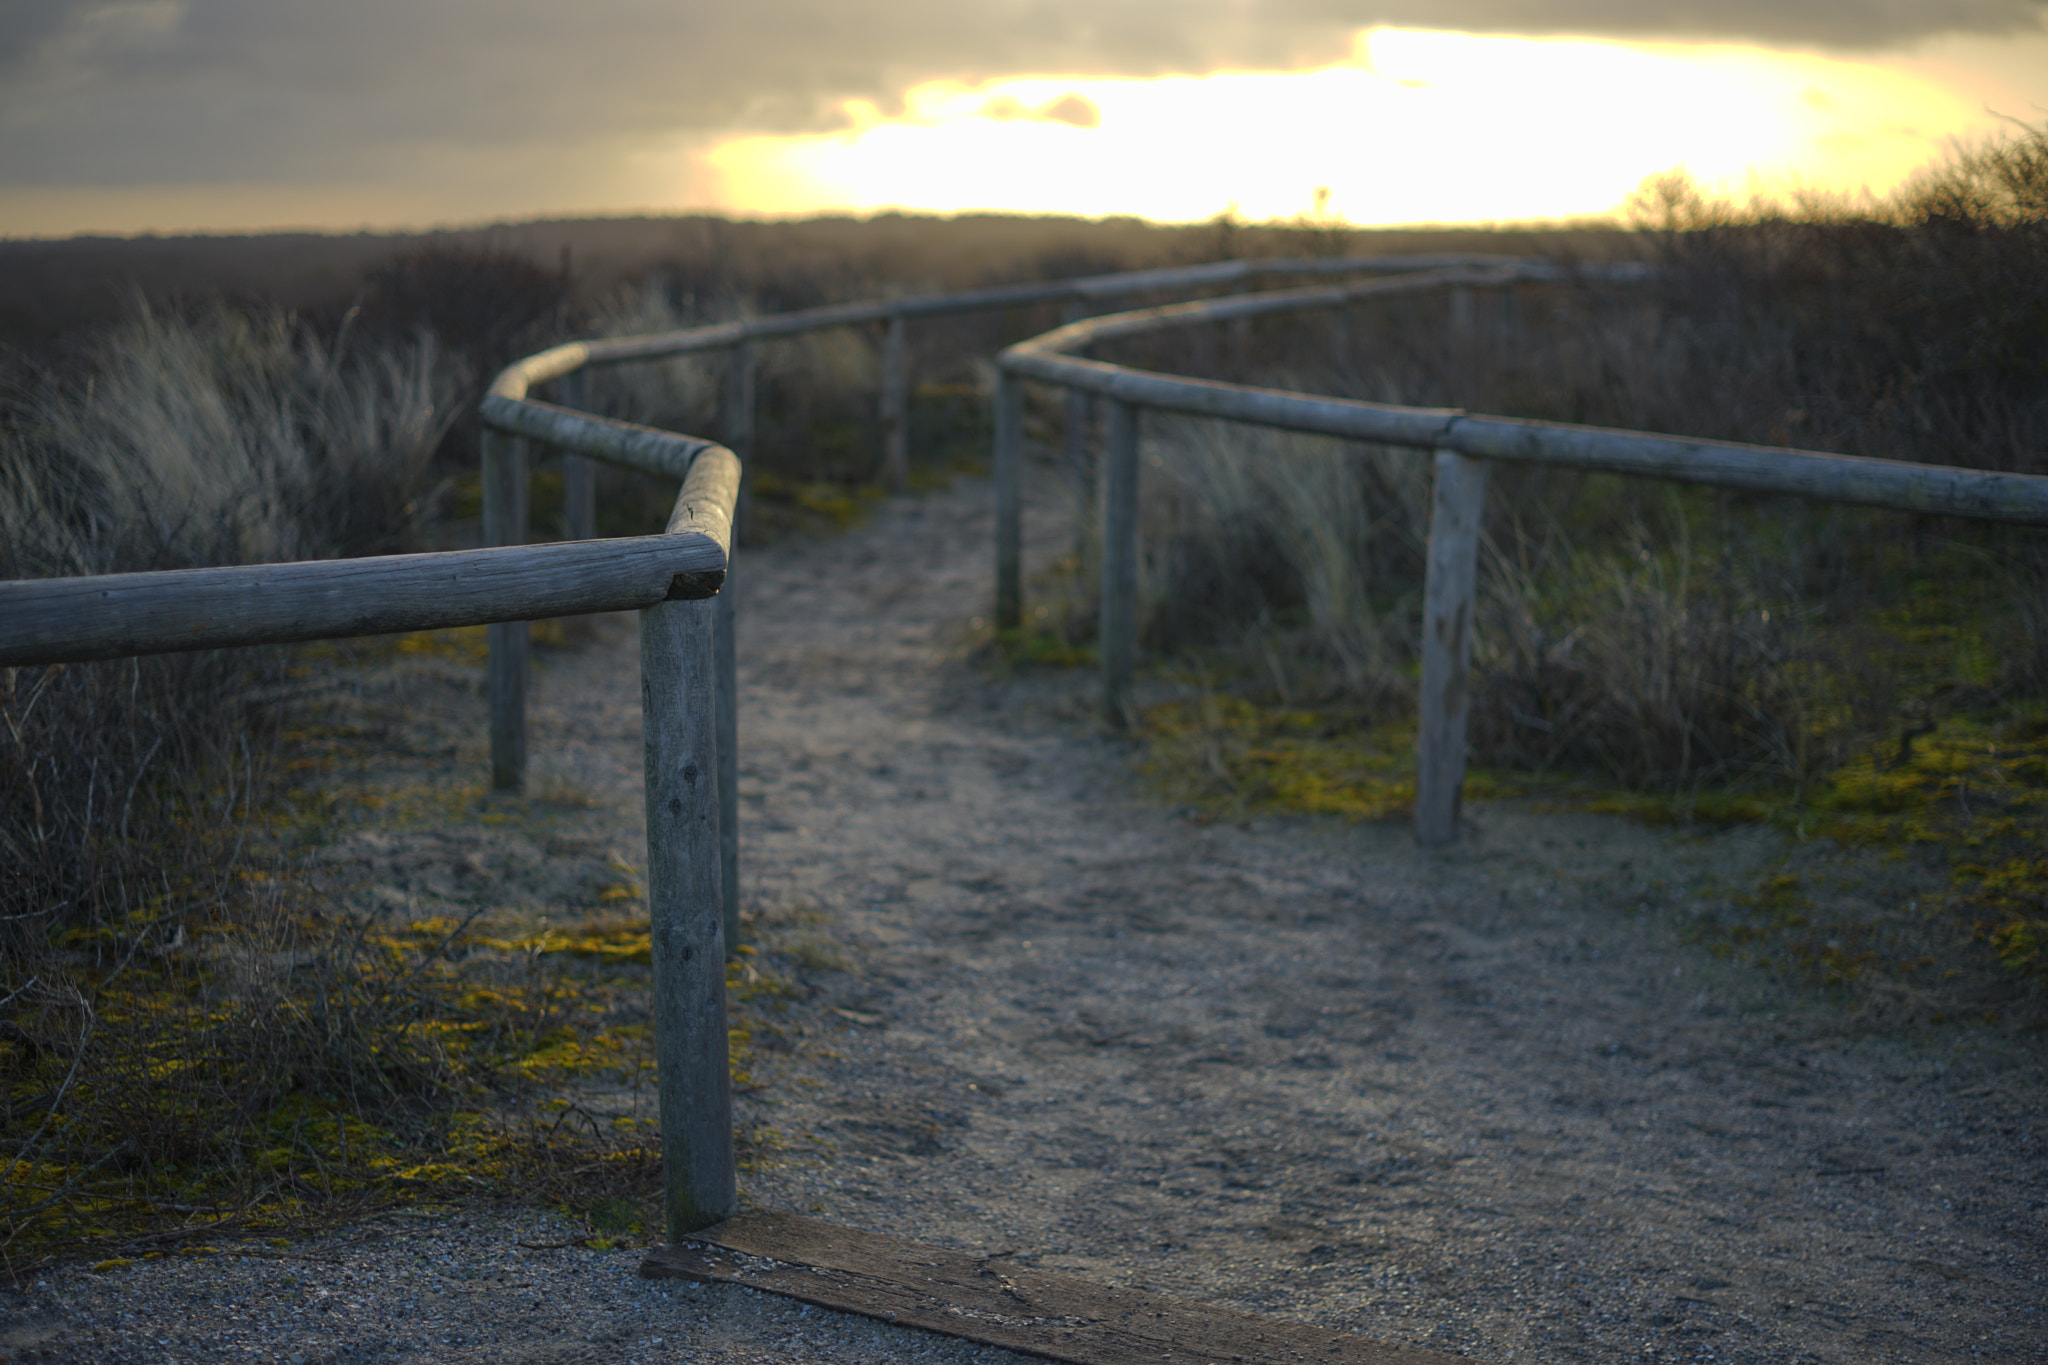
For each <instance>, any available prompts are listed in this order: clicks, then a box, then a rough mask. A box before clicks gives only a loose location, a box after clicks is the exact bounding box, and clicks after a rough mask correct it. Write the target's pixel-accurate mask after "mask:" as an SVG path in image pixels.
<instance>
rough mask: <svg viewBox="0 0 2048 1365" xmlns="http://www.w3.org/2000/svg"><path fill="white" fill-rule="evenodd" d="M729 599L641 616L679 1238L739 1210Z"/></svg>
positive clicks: (654, 915) (671, 1214)
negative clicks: (723, 777) (731, 941)
mask: <svg viewBox="0 0 2048 1365" xmlns="http://www.w3.org/2000/svg"><path fill="white" fill-rule="evenodd" d="M717 617H718V599H717V598H715V597H714V598H711V599H709V600H706V601H695V602H659V603H656V604H655V605H654V606H651V607H648V608H646V609H645V610H643V611H642V612H641V613H640V696H641V722H640V726H641V743H642V745H643V747H644V751H645V761H646V776H647V910H648V916H649V920H650V928H651V931H652V937H653V949H654V1047H655V1066H656V1075H655V1079H656V1084H657V1088H658V1091H659V1094H660V1097H661V1168H662V1188H663V1192H664V1196H665V1198H664V1203H665V1205H666V1210H667V1215H668V1237H669V1240H670V1241H671V1242H674V1241H680V1240H681V1239H682V1238H684V1237H686V1236H688V1235H689V1234H690V1233H692V1232H695V1231H696V1230H697V1229H699V1228H703V1227H708V1226H710V1225H711V1224H713V1223H716V1222H719V1221H721V1220H723V1219H725V1218H727V1217H730V1216H731V1215H732V1213H733V1211H734V1208H735V1207H736V1205H737V1203H738V1185H737V1177H736V1175H735V1171H734V1165H733V1141H732V1072H731V1065H730V1062H729V1060H728V1057H727V1041H726V1027H727V1025H726V1013H725V957H726V944H725V914H724V908H723V905H722V904H721V899H722V894H723V890H724V887H723V882H724V878H723V875H722V872H721V869H720V866H719V844H720V842H721V833H720V830H719V805H720V798H719V791H718V785H719V784H718V777H719V768H720V766H721V764H720V760H719V756H718V755H717V754H716V753H715V752H714V748H715V746H716V744H717V732H718V726H719V716H718V714H717V710H718V708H717V702H716V688H717V686H718V681H717V673H718V665H717V657H716V655H717V640H716V637H717V633H718V628H717Z"/></svg>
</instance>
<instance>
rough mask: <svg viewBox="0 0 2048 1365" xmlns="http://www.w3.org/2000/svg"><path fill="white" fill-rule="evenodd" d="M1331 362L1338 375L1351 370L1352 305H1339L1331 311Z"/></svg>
mask: <svg viewBox="0 0 2048 1365" xmlns="http://www.w3.org/2000/svg"><path fill="white" fill-rule="evenodd" d="M1330 362H1331V364H1332V365H1334V366H1335V367H1336V370H1337V373H1339V374H1348V373H1349V372H1350V370H1351V305H1349V304H1343V303H1340V304H1338V305H1337V306H1336V307H1335V308H1333V309H1331V310H1330Z"/></svg>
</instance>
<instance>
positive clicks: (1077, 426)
mask: <svg viewBox="0 0 2048 1365" xmlns="http://www.w3.org/2000/svg"><path fill="white" fill-rule="evenodd" d="M1087 316H1088V305H1087V303H1086V302H1085V301H1083V300H1081V299H1069V300H1067V306H1066V307H1065V308H1064V309H1063V310H1061V313H1060V325H1061V326H1063V327H1065V326H1071V325H1072V324H1074V323H1076V322H1079V321H1080V320H1081V319H1082V318H1085V317H1087ZM1077 354H1080V355H1087V354H1089V352H1088V350H1082V351H1079V352H1077ZM1089 398H1090V395H1089V394H1088V393H1087V392H1086V391H1085V390H1082V389H1071V388H1070V389H1068V390H1067V424H1066V431H1065V432H1064V433H1063V434H1064V435H1065V437H1066V441H1067V470H1068V472H1069V473H1071V474H1072V475H1073V476H1074V478H1075V480H1076V481H1077V482H1079V481H1082V480H1085V479H1086V478H1087V477H1088V474H1089V470H1088V409H1089V406H1090V404H1089ZM1083 501H1084V502H1085V501H1086V499H1085V498H1084V499H1083Z"/></svg>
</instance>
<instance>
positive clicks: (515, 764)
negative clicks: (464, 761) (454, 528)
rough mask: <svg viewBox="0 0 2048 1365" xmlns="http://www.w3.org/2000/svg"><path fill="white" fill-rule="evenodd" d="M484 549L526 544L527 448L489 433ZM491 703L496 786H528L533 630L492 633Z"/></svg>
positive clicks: (507, 626)
mask: <svg viewBox="0 0 2048 1365" xmlns="http://www.w3.org/2000/svg"><path fill="white" fill-rule="evenodd" d="M483 495H484V496H483V502H484V544H485V545H486V546H497V545H523V544H525V543H526V442H524V441H522V440H520V439H519V438H518V437H516V436H507V435H505V434H504V433H503V432H500V431H492V430H490V429H489V428H486V429H485V430H484V433H483ZM485 634H486V639H487V640H488V641H489V647H490V664H489V667H488V677H489V688H490V700H491V786H492V788H493V789H494V790H497V791H518V790H519V789H520V788H522V787H524V786H525V785H526V677H527V671H528V667H529V665H528V656H529V654H530V653H531V650H532V641H533V628H532V626H531V625H530V624H529V623H527V622H525V621H500V622H496V623H495V624H493V625H491V626H489V627H487V628H486V633H485Z"/></svg>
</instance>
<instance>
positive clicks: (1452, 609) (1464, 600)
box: [1415, 450, 1486, 845]
mask: <svg viewBox="0 0 2048 1365" xmlns="http://www.w3.org/2000/svg"><path fill="white" fill-rule="evenodd" d="M1485 506H1486V465H1485V463H1484V462H1483V461H1480V460H1472V459H1467V458H1466V457H1465V456H1463V455H1460V454H1458V453H1457V452H1456V451H1454V450H1439V451H1437V452H1436V489H1435V492H1434V495H1433V496H1432V498H1431V505H1430V514H1429V562H1428V567H1427V569H1426V570H1425V577H1424V579H1423V587H1422V716H1421V728H1420V730H1419V732H1418V733H1417V735H1416V739H1415V749H1416V753H1415V841H1416V842H1417V843H1419V844H1424V845H1437V844H1448V843H1450V842H1451V841H1452V840H1454V839H1456V838H1457V837H1458V812H1459V807H1460V805H1461V804H1462V801H1463V796H1464V785H1465V719H1466V710H1467V703H1468V701H1469V694H1468V688H1467V685H1466V681H1467V680H1466V674H1467V671H1468V669H1469V668H1470V666H1471V661H1472V610H1473V604H1474V588H1475V585H1476V583H1477V580H1478V569H1479V527H1480V518H1481V515H1482V514H1483V513H1484V511H1485Z"/></svg>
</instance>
